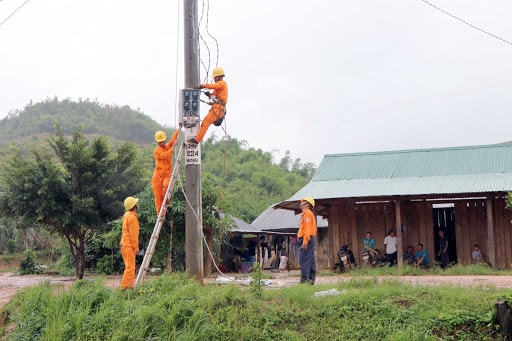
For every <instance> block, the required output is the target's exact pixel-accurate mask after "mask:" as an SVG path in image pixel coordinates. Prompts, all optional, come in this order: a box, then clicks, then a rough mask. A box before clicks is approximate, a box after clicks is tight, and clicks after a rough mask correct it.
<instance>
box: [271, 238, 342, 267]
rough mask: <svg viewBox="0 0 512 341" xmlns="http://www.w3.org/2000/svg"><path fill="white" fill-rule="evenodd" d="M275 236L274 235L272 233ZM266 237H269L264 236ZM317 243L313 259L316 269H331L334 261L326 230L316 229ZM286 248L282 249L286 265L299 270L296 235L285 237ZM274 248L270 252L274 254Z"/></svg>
mask: <svg viewBox="0 0 512 341" xmlns="http://www.w3.org/2000/svg"><path fill="white" fill-rule="evenodd" d="M274 236H275V235H274ZM266 239H267V240H268V239H271V238H269V237H268V235H267V236H266ZM316 240H317V245H316V249H315V261H316V268H317V271H320V270H325V269H332V268H333V267H334V263H332V259H331V257H330V245H329V238H328V230H327V229H320V230H318V236H317V239H316ZM285 244H286V250H284V251H283V255H285V256H287V257H288V267H289V269H290V270H299V269H300V267H299V249H298V246H297V237H296V236H291V235H287V236H286V237H285ZM275 252H276V251H275V249H274V248H272V254H275Z"/></svg>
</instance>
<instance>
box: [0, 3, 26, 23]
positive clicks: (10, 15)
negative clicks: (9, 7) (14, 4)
mask: <svg viewBox="0 0 512 341" xmlns="http://www.w3.org/2000/svg"><path fill="white" fill-rule="evenodd" d="M1 1H2V0H0V2H1ZM29 1H30V0H25V2H24V3H22V4H21V5H20V6H19V7H18V8H16V9H15V10H14V12H12V13H11V14H9V16H8V17H7V18H5V19H4V21H2V22H0V26H2V25H3V24H4V23H5V22H6V21H7V20H9V18H10V17H12V16H13V15H14V13H16V12H18V10H19V9H20V8H22V7H23V6H25V4H26V3H27V2H29Z"/></svg>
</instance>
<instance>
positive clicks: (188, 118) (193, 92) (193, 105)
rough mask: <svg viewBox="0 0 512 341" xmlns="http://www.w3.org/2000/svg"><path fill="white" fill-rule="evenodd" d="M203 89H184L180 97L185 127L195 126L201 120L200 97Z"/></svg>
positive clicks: (182, 120) (181, 117)
mask: <svg viewBox="0 0 512 341" xmlns="http://www.w3.org/2000/svg"><path fill="white" fill-rule="evenodd" d="M200 96H201V90H199V89H182V90H181V98H180V121H181V122H182V123H183V126H184V127H185V128H190V127H193V126H195V125H196V124H197V123H198V122H199V99H200Z"/></svg>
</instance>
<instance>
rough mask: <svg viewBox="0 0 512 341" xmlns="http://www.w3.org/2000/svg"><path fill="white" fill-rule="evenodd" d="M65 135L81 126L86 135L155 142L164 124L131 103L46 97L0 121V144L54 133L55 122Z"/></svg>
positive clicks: (139, 143)
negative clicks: (76, 100) (157, 133)
mask: <svg viewBox="0 0 512 341" xmlns="http://www.w3.org/2000/svg"><path fill="white" fill-rule="evenodd" d="M56 123H58V124H59V125H60V128H61V130H62V131H63V132H64V134H66V135H70V134H72V133H73V132H74V131H76V130H77V129H78V128H79V127H80V126H82V127H83V130H82V131H83V133H84V134H86V135H106V136H111V137H113V138H114V139H116V140H118V141H132V142H134V143H135V144H137V145H147V144H150V143H152V142H153V136H154V134H155V131H157V130H161V129H162V128H163V127H162V126H161V125H160V124H158V123H157V122H156V121H154V120H153V119H152V118H151V117H149V116H147V115H145V114H143V113H141V112H138V111H136V110H133V109H131V108H130V107H128V106H117V105H104V104H100V103H98V102H92V101H89V100H79V101H78V102H73V101H71V100H69V99H64V100H58V99H57V98H53V99H47V100H45V101H43V102H39V103H35V104H32V103H31V104H28V105H27V106H26V107H25V108H24V109H23V110H22V111H18V110H15V111H11V112H10V113H9V115H8V116H7V117H5V118H4V119H2V120H0V145H4V146H5V145H7V144H12V143H15V144H16V143H18V142H23V141H24V140H25V139H27V138H30V137H33V136H38V135H45V134H53V133H55V124H56Z"/></svg>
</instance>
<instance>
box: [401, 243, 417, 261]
mask: <svg viewBox="0 0 512 341" xmlns="http://www.w3.org/2000/svg"><path fill="white" fill-rule="evenodd" d="M404 261H405V263H406V264H409V265H413V264H415V263H416V256H415V255H414V246H412V245H409V246H408V247H407V251H405V253H404Z"/></svg>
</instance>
